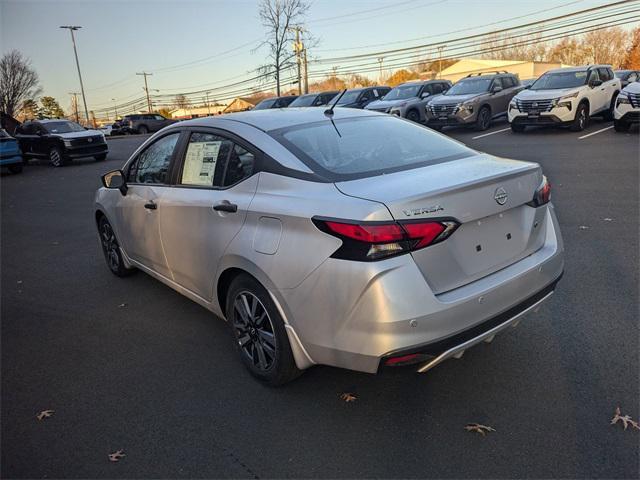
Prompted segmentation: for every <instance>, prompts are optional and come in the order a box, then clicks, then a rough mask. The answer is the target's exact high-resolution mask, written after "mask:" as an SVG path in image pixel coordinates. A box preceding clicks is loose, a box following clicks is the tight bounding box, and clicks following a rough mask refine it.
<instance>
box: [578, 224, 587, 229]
mask: <svg viewBox="0 0 640 480" xmlns="http://www.w3.org/2000/svg"><path fill="white" fill-rule="evenodd" d="M578 228H579V229H580V230H589V227H588V226H587V225H580V226H579V227H578Z"/></svg>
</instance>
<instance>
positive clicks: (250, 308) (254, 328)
mask: <svg viewBox="0 0 640 480" xmlns="http://www.w3.org/2000/svg"><path fill="white" fill-rule="evenodd" d="M232 322H233V329H234V331H235V334H236V338H237V341H238V346H239V347H240V350H242V353H243V354H244V355H246V356H247V358H248V359H249V360H250V361H251V363H252V365H253V366H254V367H255V368H256V369H258V370H260V371H262V372H266V371H268V370H269V369H270V368H271V367H272V366H273V364H274V363H275V360H276V345H277V343H276V337H275V330H274V328H273V323H271V318H269V314H268V313H267V310H266V308H265V307H264V305H263V304H262V302H261V301H260V300H259V299H258V297H256V296H255V295H254V294H253V293H251V292H249V291H242V292H240V293H239V294H238V295H237V296H236V298H235V299H234V301H233V319H232Z"/></svg>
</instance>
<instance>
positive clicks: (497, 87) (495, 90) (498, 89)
mask: <svg viewBox="0 0 640 480" xmlns="http://www.w3.org/2000/svg"><path fill="white" fill-rule="evenodd" d="M501 91H502V87H501V86H500V85H494V86H493V87H492V88H491V93H500V92H501Z"/></svg>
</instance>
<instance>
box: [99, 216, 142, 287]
mask: <svg viewBox="0 0 640 480" xmlns="http://www.w3.org/2000/svg"><path fill="white" fill-rule="evenodd" d="M98 234H99V235H100V245H101V246H102V253H104V259H105V260H106V262H107V267H109V270H110V271H111V273H113V274H114V275H116V276H118V277H128V276H129V275H131V274H133V273H135V272H136V269H135V268H127V267H126V266H125V264H124V260H123V258H122V252H121V251H120V244H119V243H118V239H117V238H116V234H115V232H114V231H113V227H111V224H110V223H109V220H107V217H105V216H104V215H103V216H102V217H100V220H99V221H98Z"/></svg>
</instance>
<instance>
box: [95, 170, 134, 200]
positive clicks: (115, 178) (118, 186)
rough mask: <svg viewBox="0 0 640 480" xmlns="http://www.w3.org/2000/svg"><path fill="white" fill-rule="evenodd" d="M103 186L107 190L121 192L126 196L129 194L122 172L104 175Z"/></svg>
mask: <svg viewBox="0 0 640 480" xmlns="http://www.w3.org/2000/svg"><path fill="white" fill-rule="evenodd" d="M101 178H102V185H104V187H105V188H109V189H115V190H120V193H121V194H122V195H123V196H124V195H126V194H127V190H128V188H127V182H126V180H125V179H124V173H122V170H113V171H111V172H108V173H105V174H104V175H102V177H101Z"/></svg>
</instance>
